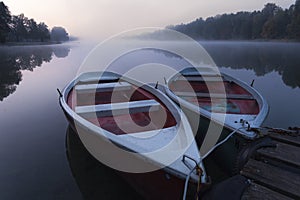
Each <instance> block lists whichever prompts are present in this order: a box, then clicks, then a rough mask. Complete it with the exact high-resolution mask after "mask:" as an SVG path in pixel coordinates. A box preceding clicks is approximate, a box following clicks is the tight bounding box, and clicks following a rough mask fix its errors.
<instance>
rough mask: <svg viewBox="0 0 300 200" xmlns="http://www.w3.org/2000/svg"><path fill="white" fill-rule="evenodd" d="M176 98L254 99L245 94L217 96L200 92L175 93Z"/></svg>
mask: <svg viewBox="0 0 300 200" xmlns="http://www.w3.org/2000/svg"><path fill="white" fill-rule="evenodd" d="M175 94H176V95H177V96H184V97H194V96H195V95H196V96H197V97H199V98H215V99H249V100H251V99H254V98H253V96H250V95H247V94H217V93H200V92H175Z"/></svg>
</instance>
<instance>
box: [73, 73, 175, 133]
mask: <svg viewBox="0 0 300 200" xmlns="http://www.w3.org/2000/svg"><path fill="white" fill-rule="evenodd" d="M67 103H68V105H69V107H70V108H71V109H72V110H74V111H75V112H76V113H77V114H78V115H80V116H82V117H83V118H85V119H86V120H88V121H89V122H91V123H93V124H95V125H97V126H100V127H101V128H103V129H105V130H107V131H109V132H111V133H113V134H116V135H122V134H132V133H139V132H145V131H151V130H157V129H161V128H168V127H172V126H175V125H176V120H175V118H174V116H173V115H172V113H171V112H170V111H169V110H168V109H167V107H166V106H165V104H164V103H163V102H162V101H161V100H160V99H158V98H157V97H156V96H154V95H153V94H151V93H150V92H149V91H147V90H145V89H144V88H142V87H138V86H136V85H133V84H131V83H129V82H127V81H124V80H121V79H116V78H115V79H113V78H112V79H105V80H101V79H100V80H99V81H98V80H86V81H79V82H77V84H76V85H75V86H74V87H73V88H72V89H71V90H70V92H69V94H68V97H67ZM162 116H165V117H164V120H161V119H162ZM162 123H163V124H162Z"/></svg>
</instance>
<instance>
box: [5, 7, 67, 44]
mask: <svg viewBox="0 0 300 200" xmlns="http://www.w3.org/2000/svg"><path fill="white" fill-rule="evenodd" d="M67 40H69V35H68V33H67V31H66V30H65V29H64V28H63V27H53V28H52V29H51V31H50V30H49V29H48V26H47V25H46V24H45V23H44V22H40V23H37V22H36V21H35V20H34V19H29V18H27V17H25V16H24V14H20V15H11V13H10V11H9V9H8V7H7V6H6V5H5V4H4V3H3V2H0V43H6V42H49V41H54V42H61V41H67Z"/></svg>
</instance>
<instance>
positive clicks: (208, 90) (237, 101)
mask: <svg viewBox="0 0 300 200" xmlns="http://www.w3.org/2000/svg"><path fill="white" fill-rule="evenodd" d="M208 84H209V85H208ZM169 88H170V90H171V91H173V92H174V94H176V95H177V96H179V97H180V98H183V99H185V100H186V101H188V102H190V103H192V104H194V105H197V106H199V107H201V108H203V109H205V110H207V111H209V112H211V111H214V112H216V113H227V114H248V115H256V114H258V113H259V105H258V103H257V101H256V99H255V98H254V97H253V95H252V94H251V93H250V92H248V91H247V90H246V89H244V88H243V87H241V86H240V85H238V84H237V83H236V82H234V81H232V80H229V79H227V77H224V76H222V75H220V74H219V73H215V72H213V71H205V72H203V73H201V74H200V73H199V72H198V71H196V70H194V71H187V72H185V73H184V72H183V73H181V74H180V75H178V76H177V77H176V78H175V79H174V80H173V81H171V82H170V83H169ZM224 89H225V93H224ZM212 102H214V103H213V104H212Z"/></svg>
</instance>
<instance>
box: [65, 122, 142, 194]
mask: <svg viewBox="0 0 300 200" xmlns="http://www.w3.org/2000/svg"><path fill="white" fill-rule="evenodd" d="M66 153H67V157H68V161H69V165H70V168H71V171H72V174H73V176H74V178H75V180H76V183H77V185H78V187H79V189H80V191H81V193H82V196H83V198H84V199H133V200H134V199H142V197H140V196H139V195H138V194H137V193H136V192H135V191H134V190H133V189H132V188H131V187H130V186H129V185H128V184H127V183H126V182H125V181H124V180H123V179H121V178H120V177H119V176H118V175H117V174H116V172H115V171H114V170H113V169H111V168H109V167H107V166H105V165H104V164H102V163H100V162H99V161H97V160H96V159H95V158H94V157H93V156H92V155H91V154H90V153H89V152H88V151H87V150H86V148H85V147H84V146H83V144H82V142H81V141H80V139H79V137H78V135H77V133H76V132H74V130H73V129H72V128H71V127H70V126H69V127H68V128H67V131H66Z"/></svg>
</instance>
